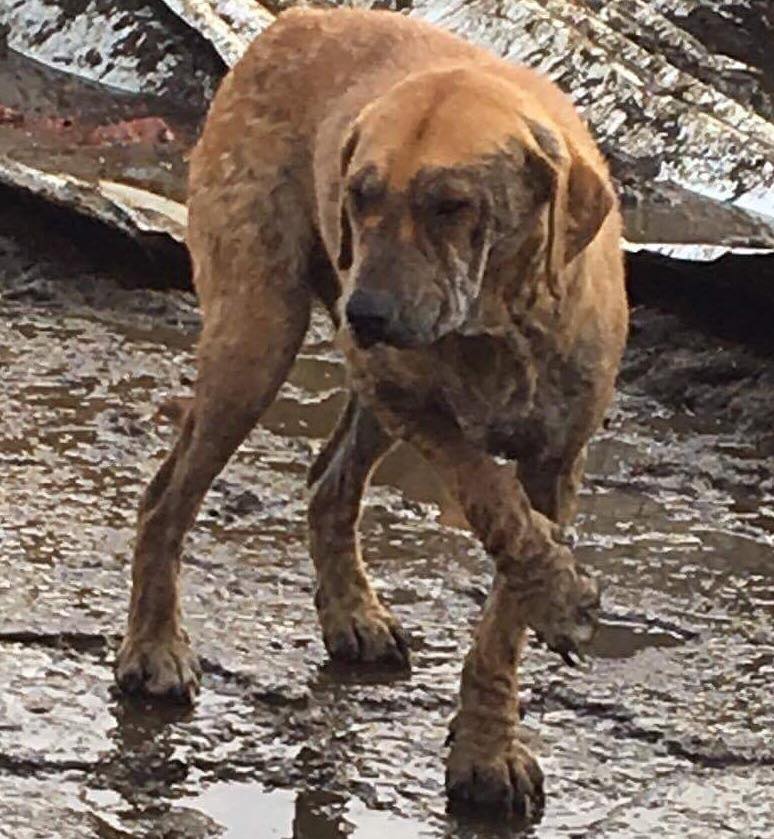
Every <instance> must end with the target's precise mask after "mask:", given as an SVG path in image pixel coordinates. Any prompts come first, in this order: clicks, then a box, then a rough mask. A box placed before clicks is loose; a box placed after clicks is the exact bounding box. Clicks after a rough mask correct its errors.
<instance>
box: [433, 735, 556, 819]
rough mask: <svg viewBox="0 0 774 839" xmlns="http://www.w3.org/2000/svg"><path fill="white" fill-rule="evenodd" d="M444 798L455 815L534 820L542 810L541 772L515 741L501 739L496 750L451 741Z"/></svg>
mask: <svg viewBox="0 0 774 839" xmlns="http://www.w3.org/2000/svg"><path fill="white" fill-rule="evenodd" d="M446 794H447V796H448V798H449V806H450V808H451V809H452V810H456V811H461V812H464V811H472V812H478V813H480V814H481V815H486V816H494V817H495V818H502V819H504V818H509V817H513V816H516V817H518V818H519V819H523V820H525V821H531V820H534V819H535V818H537V817H538V816H539V815H540V813H541V812H542V809H543V802H544V795H543V772H542V770H541V768H540V765H539V764H538V762H537V760H536V759H535V757H534V756H533V754H532V752H530V750H529V749H528V748H527V747H526V746H525V745H524V744H523V743H522V742H521V741H519V740H518V739H516V738H512V739H509V737H508V736H505V737H504V738H503V741H502V743H501V744H500V746H499V747H498V748H495V749H488V748H487V749H485V748H483V747H477V745H476V740H475V733H473V736H472V737H471V738H465V739H461V738H459V737H454V739H453V742H452V748H451V752H450V753H449V758H448V760H447V763H446Z"/></svg>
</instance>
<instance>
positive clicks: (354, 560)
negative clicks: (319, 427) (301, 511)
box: [309, 394, 408, 666]
mask: <svg viewBox="0 0 774 839" xmlns="http://www.w3.org/2000/svg"><path fill="white" fill-rule="evenodd" d="M392 445H393V440H392V439H391V438H390V437H389V436H388V435H387V434H386V432H385V431H384V430H383V429H382V427H381V425H380V423H379V421H378V420H377V419H376V417H375V416H374V415H373V413H372V412H371V411H370V410H369V409H368V408H365V407H364V406H363V405H361V404H360V403H359V401H358V398H357V396H355V395H354V394H352V395H351V396H350V401H349V403H348V405H347V407H346V410H345V412H344V414H343V415H342V417H341V419H340V420H339V424H338V426H337V428H336V430H335V431H334V432H333V436H332V437H331V439H330V441H329V442H328V444H327V445H326V446H325V447H324V448H323V450H322V452H321V453H320V456H319V457H318V460H317V462H316V463H315V464H314V465H313V466H312V470H311V472H310V482H313V483H314V492H313V495H312V499H311V503H310V505H309V540H310V548H311V554H312V559H313V561H314V565H315V570H316V572H317V595H316V598H315V603H316V605H317V611H318V615H319V618H320V623H321V625H322V630H323V638H324V640H325V646H326V648H327V650H328V653H329V654H330V656H331V658H333V659H339V660H344V661H351V662H355V661H360V662H367V663H377V662H378V663H383V664H396V665H398V666H405V665H406V664H407V663H408V646H407V644H406V640H405V638H404V635H403V632H402V630H401V628H400V626H399V624H398V622H397V621H396V619H395V618H394V617H393V615H392V614H391V613H390V612H389V611H388V610H387V609H386V608H385V607H384V606H383V605H382V604H381V603H380V602H379V600H378V598H377V596H376V594H375V593H374V591H373V589H372V588H371V584H370V583H369V581H368V576H367V574H366V569H365V566H364V564H363V560H362V557H361V551H360V540H359V536H358V522H359V519H360V503H361V500H362V497H363V492H364V491H365V488H366V486H367V484H368V479H369V477H370V475H371V473H372V471H373V470H374V468H375V467H376V465H377V464H378V462H379V460H380V459H381V458H382V457H383V456H384V455H385V454H386V453H387V451H388V450H389V449H390V448H391V447H392Z"/></svg>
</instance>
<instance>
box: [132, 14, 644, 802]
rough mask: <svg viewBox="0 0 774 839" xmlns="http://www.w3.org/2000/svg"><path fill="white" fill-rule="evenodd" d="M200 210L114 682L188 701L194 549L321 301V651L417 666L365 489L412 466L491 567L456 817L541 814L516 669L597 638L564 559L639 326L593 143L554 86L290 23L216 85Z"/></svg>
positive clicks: (414, 44)
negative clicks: (381, 583) (187, 547)
mask: <svg viewBox="0 0 774 839" xmlns="http://www.w3.org/2000/svg"><path fill="white" fill-rule="evenodd" d="M189 208H190V216H189V229H188V243H189V247H190V250H191V255H192V259H193V265H194V281H195V285H196V289H197V292H198V295H199V300H200V303H201V308H202V314H203V319H204V328H203V331H202V335H201V339H200V342H199V348H198V379H197V382H196V388H195V395H194V398H193V400H192V401H191V402H190V404H185V403H178V404H177V405H176V406H173V407H174V410H168V411H166V413H168V414H170V415H171V416H173V417H174V418H175V419H176V420H177V421H178V423H179V437H178V440H177V442H176V443H175V446H174V448H173V450H172V452H171V453H170V455H169V456H168V457H167V459H166V461H165V462H164V464H163V465H162V466H161V468H160V469H159V472H158V474H157V475H156V477H155V478H154V479H153V481H152V483H151V485H150V486H149V488H148V490H147V491H146V494H145V496H144V498H143V501H142V505H141V509H140V514H139V523H138V535H137V542H136V548H135V557H134V564H133V585H132V597H131V605H130V613H129V624H128V629H127V633H126V637H125V638H124V642H123V645H122V647H121V650H120V652H119V656H118V663H117V677H118V680H119V682H120V683H121V684H122V685H123V686H124V687H125V688H127V689H130V690H142V691H145V692H147V693H150V694H155V695H162V694H171V695H175V696H178V697H180V698H183V699H186V700H190V699H192V697H193V695H194V693H195V691H196V689H197V686H198V677H197V667H196V658H195V655H194V654H193V652H192V651H191V649H190V645H189V642H188V638H187V636H186V634H185V632H184V630H183V628H182V625H181V615H180V607H179V599H178V583H177V580H178V570H179V564H180V550H181V543H182V540H183V537H184V535H185V533H186V531H187V529H188V528H189V527H190V526H191V524H192V523H193V520H194V518H195V516H196V513H197V510H198V508H199V505H200V503H201V500H202V498H203V496H204V494H205V492H206V491H207V489H208V487H209V486H210V483H211V482H212V480H213V479H214V477H215V476H216V475H217V474H218V472H219V471H220V470H221V469H222V468H223V466H224V465H225V463H226V461H227V460H228V458H229V457H230V456H231V454H232V453H233V452H234V450H235V449H236V448H237V447H238V446H239V444H240V443H241V442H242V440H243V439H244V438H245V436H246V435H247V434H248V433H249V431H250V429H251V428H252V427H253V426H254V424H255V423H256V422H257V421H258V419H259V417H260V416H261V414H262V412H263V411H264V410H265V409H266V408H267V407H268V405H269V404H270V403H271V402H272V400H273V399H274V397H275V395H276V393H277V390H278V388H279V387H280V385H281V384H282V382H283V381H284V380H285V377H286V376H287V374H288V371H289V369H290V367H291V364H292V363H293V359H294V358H295V355H296V353H297V351H298V349H299V347H300V346H301V343H302V340H303V337H304V334H305V332H306V329H307V326H308V322H309V311H310V306H311V305H312V302H313V300H315V299H317V300H322V301H323V302H324V304H325V305H326V306H327V307H328V309H329V311H330V312H331V316H332V318H333V319H334V323H335V324H336V326H337V328H339V332H338V341H339V345H340V347H341V349H342V351H343V352H344V354H345V356H346V359H347V364H348V368H349V375H350V386H351V394H350V399H349V404H348V406H347V409H346V411H345V413H344V414H343V416H342V418H341V420H340V421H339V424H338V426H337V428H336V430H335V432H334V434H333V436H332V438H331V440H330V441H329V443H328V444H327V445H326V446H325V447H324V449H323V452H322V453H321V455H320V457H319V459H318V461H317V463H316V464H315V466H314V467H313V468H312V472H311V475H310V482H311V483H312V485H313V492H312V499H311V503H310V509H309V525H310V547H311V553H312V558H313V560H314V564H315V568H316V571H317V597H316V601H315V602H316V605H317V609H318V613H319V617H320V622H321V625H322V630H323V636H324V639H325V643H326V646H327V648H328V651H329V653H330V655H331V656H333V657H334V658H341V659H346V660H351V661H362V662H377V661H378V662H382V663H393V664H396V665H398V666H403V665H405V664H406V663H407V661H408V646H407V643H406V640H405V637H404V635H403V632H402V630H401V629H400V627H399V625H398V623H397V621H396V619H395V617H394V616H393V615H392V614H391V613H390V612H389V610H388V609H386V608H385V607H384V606H383V605H382V604H381V603H380V602H379V600H378V598H377V596H376V594H375V593H374V591H373V589H372V587H371V584H370V582H369V580H368V576H367V573H366V569H365V566H364V563H363V560H362V556H361V551H360V545H359V538H358V534H357V525H358V520H359V516H360V504H361V499H362V495H363V492H364V490H365V487H366V485H367V483H368V479H369V476H370V474H371V473H372V471H373V469H374V468H375V467H376V465H377V463H378V462H379V460H380V459H381V458H382V457H383V456H384V454H385V453H386V452H387V451H388V450H389V449H390V448H391V446H392V445H393V444H394V442H395V441H396V440H398V439H402V440H407V441H409V442H411V443H412V444H413V445H414V446H415V447H416V448H417V449H418V450H419V451H420V452H421V453H422V454H423V455H424V456H425V457H426V458H427V460H428V461H429V462H430V463H431V464H432V465H433V466H434V467H435V468H436V469H437V470H438V472H439V473H440V475H441V476H442V478H443V479H444V482H445V484H446V486H447V487H448V489H449V490H450V491H451V492H452V493H453V494H454V496H455V497H456V499H457V501H458V502H459V504H460V506H461V508H462V510H463V511H464V513H465V516H466V517H467V520H468V521H469V523H470V526H471V528H472V529H473V530H474V531H475V533H476V534H477V535H478V536H479V538H480V539H481V541H482V543H483V544H484V546H485V547H486V549H487V550H488V551H489V552H490V554H491V555H492V557H493V558H494V561H495V563H496V575H495V579H494V584H493V589H492V594H491V596H490V598H489V600H488V602H487V604H486V606H485V608H484V613H483V617H482V620H481V624H480V626H479V628H478V630H477V633H476V638H475V641H474V644H473V647H472V649H471V651H470V652H469V653H468V655H467V658H466V660H465V665H464V669H463V677H462V687H461V693H460V707H459V711H458V713H457V715H456V717H455V720H454V724H453V726H452V738H451V753H450V756H449V760H448V771H447V788H448V792H449V795H450V797H451V798H452V800H453V801H456V802H461V803H464V804H468V805H472V806H477V805H481V806H486V807H487V808H489V809H492V808H494V809H496V810H499V811H502V812H511V811H514V810H516V811H520V812H522V813H523V812H525V811H529V810H530V809H533V808H534V807H536V806H538V805H539V803H540V801H541V796H542V774H541V772H540V769H539V767H538V765H537V763H536V761H535V759H534V757H533V756H532V755H531V754H530V752H529V750H528V749H527V747H526V746H525V745H524V744H523V743H522V742H521V740H520V739H519V732H518V725H519V715H518V699H517V665H518V661H519V657H520V655H521V652H522V649H523V647H524V642H525V634H526V630H527V628H528V627H531V628H533V629H534V630H535V631H536V632H537V633H538V634H539V636H540V637H542V638H543V639H544V640H545V641H546V643H547V644H548V645H549V646H550V647H551V648H553V649H555V650H556V651H557V652H559V653H560V654H561V655H562V656H564V657H565V659H566V660H570V661H571V660H572V659H571V656H572V654H573V653H574V652H576V651H577V650H578V649H579V648H580V647H582V645H583V644H584V643H585V642H587V641H588V640H589V639H590V637H591V634H592V632H593V629H594V622H595V616H596V612H597V609H598V593H597V588H596V585H595V584H594V582H593V581H592V580H591V579H590V578H589V577H588V575H587V574H585V573H584V572H583V571H582V570H581V569H579V568H578V567H577V566H576V564H575V562H574V559H573V557H572V554H571V553H570V551H569V549H568V548H567V546H566V545H565V544H563V542H562V540H561V538H560V533H561V527H562V526H563V525H565V524H567V523H568V522H569V521H570V519H571V518H572V516H573V512H574V509H575V500H576V496H577V492H578V486H579V483H580V480H581V474H582V470H583V463H584V457H585V450H586V443H587V441H588V439H589V437H590V436H591V434H592V433H593V432H594V430H595V429H596V427H597V426H598V424H599V423H600V421H601V419H602V416H603V413H604V411H605V408H606V407H607V405H608V403H609V401H610V398H611V396H612V393H613V385H614V380H615V376H616V372H617V369H618V364H619V360H620V356H621V352H622V349H623V345H624V341H625V335H626V325H627V311H626V303H625V295H624V287H623V268H622V259H621V253H620V248H619V238H620V217H619V213H618V207H617V202H616V199H615V197H614V194H613V191H612V188H611V184H610V179H609V177H608V173H607V169H606V167H605V164H604V162H603V160H602V158H601V156H600V154H599V152H598V151H597V149H596V147H595V145H594V143H593V141H592V139H591V137H590V136H589V134H588V131H587V130H586V128H585V127H584V125H583V123H582V122H581V120H580V119H579V118H578V116H577V115H576V113H575V111H574V109H573V107H572V105H571V103H570V101H569V100H568V99H567V98H566V97H565V96H564V95H563V94H562V93H561V92H560V91H558V90H557V88H556V87H555V86H554V85H553V84H552V83H551V82H550V81H548V80H547V79H545V78H542V77H541V76H539V75H537V74H535V73H533V72H532V71H530V70H528V69H526V68H523V67H516V66H513V65H510V64H507V63H504V62H502V61H500V60H499V59H497V58H495V57H494V56H491V55H489V54H488V53H486V52H484V51H482V50H480V49H478V48H475V47H473V46H471V45H468V44H465V43H464V42H462V41H460V40H458V39H456V38H454V37H452V36H450V35H448V34H446V33H444V32H442V31H441V30H438V29H436V28H434V27H431V26H429V25H427V24H424V23H420V22H418V21H416V20H414V19H407V18H405V17H402V16H400V15H395V14H391V13H384V12H364V11H351V10H350V11H344V10H338V11H326V12H322V11H311V10H295V11H291V12H288V13H285V14H283V15H281V16H280V18H279V19H278V21H277V22H276V23H275V24H274V25H272V26H271V27H270V28H269V29H268V30H267V31H266V32H265V33H264V34H263V35H261V36H260V37H259V38H258V39H257V40H256V41H255V43H254V44H253V45H252V46H251V48H250V49H249V50H248V52H247V53H246V55H245V56H244V58H243V59H242V60H241V61H240V62H239V64H238V65H237V66H236V67H235V68H234V69H233V71H232V72H231V73H230V74H229V75H228V76H227V77H226V78H225V80H224V81H223V83H222V85H221V87H220V90H219V91H218V94H217V96H216V97H215V100H214V102H213V104H212V108H211V111H210V115H209V118H208V120H207V124H206V126H205V129H204V133H203V135H202V137H201V140H200V141H199V143H198V145H197V146H196V148H195V150H194V152H193V155H192V158H191V172H190V201H189ZM496 456H504V457H505V458H506V459H507V461H508V462H504V461H503V460H502V459H501V458H498V457H496Z"/></svg>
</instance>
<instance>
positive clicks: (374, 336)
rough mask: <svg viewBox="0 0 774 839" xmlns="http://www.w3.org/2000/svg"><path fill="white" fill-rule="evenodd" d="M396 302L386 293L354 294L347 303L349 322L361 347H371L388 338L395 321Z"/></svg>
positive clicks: (357, 292)
mask: <svg viewBox="0 0 774 839" xmlns="http://www.w3.org/2000/svg"><path fill="white" fill-rule="evenodd" d="M395 312H396V306H395V300H394V299H393V297H392V295H390V294H388V293H387V292H384V291H362V290H360V289H358V290H356V291H355V292H353V294H352V296H351V297H350V298H349V302H348V303H347V320H348V321H349V325H350V327H351V328H352V332H353V333H354V335H355V340H356V341H357V343H358V344H359V345H360V346H361V347H370V346H372V345H373V344H376V343H378V342H379V341H384V340H385V338H386V337H387V334H388V331H389V328H390V324H391V323H393V322H394V320H395Z"/></svg>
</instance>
